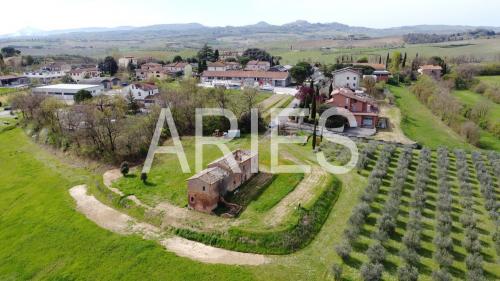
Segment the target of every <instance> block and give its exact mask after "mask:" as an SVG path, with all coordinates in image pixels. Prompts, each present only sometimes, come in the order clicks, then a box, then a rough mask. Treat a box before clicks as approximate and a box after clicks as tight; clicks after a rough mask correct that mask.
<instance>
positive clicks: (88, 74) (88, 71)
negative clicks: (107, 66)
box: [69, 67, 102, 83]
mask: <svg viewBox="0 0 500 281" xmlns="http://www.w3.org/2000/svg"><path fill="white" fill-rule="evenodd" d="M101 74H102V73H101V71H100V70H99V69H98V68H97V67H90V68H76V69H73V70H71V71H70V72H69V75H70V76H71V79H73V81H75V82H77V83H78V82H79V81H80V80H83V79H89V78H96V77H101Z"/></svg>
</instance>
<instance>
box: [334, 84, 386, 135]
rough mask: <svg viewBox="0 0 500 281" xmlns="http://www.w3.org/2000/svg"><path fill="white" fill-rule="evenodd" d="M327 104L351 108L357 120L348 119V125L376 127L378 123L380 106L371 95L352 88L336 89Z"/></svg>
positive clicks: (351, 126)
mask: <svg viewBox="0 0 500 281" xmlns="http://www.w3.org/2000/svg"><path fill="white" fill-rule="evenodd" d="M326 104H330V105H333V106H335V107H338V108H342V109H346V110H349V111H350V112H351V113H352V114H353V115H354V119H355V120H353V119H351V120H349V119H347V120H346V124H345V125H346V126H347V127H350V128H355V127H361V128H370V129H375V128H376V126H377V124H378V119H379V117H378V107H377V105H376V104H375V102H374V101H373V100H372V99H371V98H370V97H368V96H366V95H361V94H357V93H355V92H353V91H352V90H351V89H347V88H339V89H335V90H334V91H333V92H332V94H331V99H330V100H328V101H326Z"/></svg>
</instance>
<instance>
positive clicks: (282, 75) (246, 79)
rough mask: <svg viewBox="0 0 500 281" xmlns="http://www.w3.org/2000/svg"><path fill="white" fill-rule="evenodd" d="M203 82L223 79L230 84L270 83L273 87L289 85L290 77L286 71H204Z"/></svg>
mask: <svg viewBox="0 0 500 281" xmlns="http://www.w3.org/2000/svg"><path fill="white" fill-rule="evenodd" d="M201 80H202V81H203V82H204V83H207V82H208V83H212V82H214V81H225V82H230V83H232V84H238V85H243V84H252V85H253V84H255V83H258V84H259V85H271V86H273V87H286V86H288V85H290V82H291V78H290V74H289V73H288V72H272V71H243V70H240V71H236V70H232V71H205V72H203V74H202V76H201Z"/></svg>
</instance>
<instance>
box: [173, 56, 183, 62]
mask: <svg viewBox="0 0 500 281" xmlns="http://www.w3.org/2000/svg"><path fill="white" fill-rule="evenodd" d="M182 61H183V60H182V57H181V56H179V55H177V56H175V57H174V60H173V62H175V63H177V62H182Z"/></svg>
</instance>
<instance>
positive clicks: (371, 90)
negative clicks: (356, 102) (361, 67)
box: [362, 76, 377, 97]
mask: <svg viewBox="0 0 500 281" xmlns="http://www.w3.org/2000/svg"><path fill="white" fill-rule="evenodd" d="M362 85H363V87H365V88H366V93H367V94H369V95H370V96H372V97H373V96H375V93H376V85H377V81H376V80H375V78H373V77H372V76H366V77H365V78H363V82H362Z"/></svg>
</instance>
